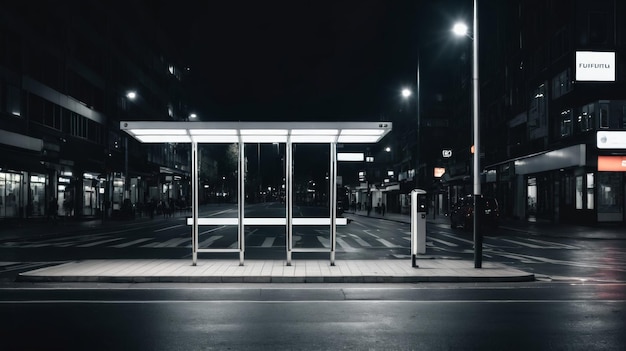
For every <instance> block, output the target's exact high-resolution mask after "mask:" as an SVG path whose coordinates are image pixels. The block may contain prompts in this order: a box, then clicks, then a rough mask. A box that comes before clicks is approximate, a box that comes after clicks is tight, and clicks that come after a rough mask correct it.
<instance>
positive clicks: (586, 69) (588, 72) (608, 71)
mask: <svg viewBox="0 0 626 351" xmlns="http://www.w3.org/2000/svg"><path fill="white" fill-rule="evenodd" d="M576 80H577V81H579V82H584V81H590V82H614V81H615V53H614V52H597V51H576Z"/></svg>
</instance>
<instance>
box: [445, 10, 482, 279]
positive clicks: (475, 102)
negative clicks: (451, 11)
mask: <svg viewBox="0 0 626 351" xmlns="http://www.w3.org/2000/svg"><path fill="white" fill-rule="evenodd" d="M477 2H478V0H474V18H473V29H472V36H469V35H468V34H467V26H466V25H464V24H460V23H457V24H456V25H455V26H454V28H453V29H452V30H453V32H454V33H455V34H456V35H462V36H464V35H467V36H469V37H470V38H471V39H472V117H473V124H474V156H473V179H474V180H473V182H474V184H473V185H474V196H473V198H474V228H473V230H474V268H481V267H482V251H483V243H482V235H481V233H480V223H479V220H480V216H479V215H478V210H479V206H478V198H480V197H481V189H480V116H479V84H478V6H477Z"/></svg>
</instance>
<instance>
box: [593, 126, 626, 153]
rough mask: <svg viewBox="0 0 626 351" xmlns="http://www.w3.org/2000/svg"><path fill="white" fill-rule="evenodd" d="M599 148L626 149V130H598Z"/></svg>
mask: <svg viewBox="0 0 626 351" xmlns="http://www.w3.org/2000/svg"><path fill="white" fill-rule="evenodd" d="M596 140H597V142H596V146H597V147H598V149H626V131H621V130H601V131H598V132H596Z"/></svg>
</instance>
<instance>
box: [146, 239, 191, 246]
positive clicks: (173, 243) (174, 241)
mask: <svg viewBox="0 0 626 351" xmlns="http://www.w3.org/2000/svg"><path fill="white" fill-rule="evenodd" d="M184 242H189V243H191V238H174V239H170V240H168V241H166V242H163V243H160V244H159V245H157V246H155V247H177V246H178V245H180V244H182V243H184Z"/></svg>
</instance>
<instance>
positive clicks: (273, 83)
mask: <svg viewBox="0 0 626 351" xmlns="http://www.w3.org/2000/svg"><path fill="white" fill-rule="evenodd" d="M149 4H150V5H148V6H150V8H151V13H153V14H154V16H156V17H157V18H158V20H159V22H160V23H163V25H164V26H163V29H164V30H165V31H166V32H167V33H169V35H171V37H172V38H173V39H174V42H175V45H176V54H177V55H178V56H179V59H180V60H181V62H183V63H184V64H186V65H188V66H189V67H190V73H191V74H190V77H189V78H188V83H190V85H191V86H192V87H193V92H194V102H192V105H194V104H195V105H197V107H198V109H199V110H200V115H201V119H202V120H307V121H356V120H360V121H378V120H381V119H388V116H389V114H390V113H392V111H393V110H394V109H396V108H397V106H396V105H398V104H400V103H401V101H400V99H399V91H400V89H401V88H402V86H405V85H409V86H412V87H414V86H415V73H416V61H417V50H418V44H419V46H420V50H421V54H420V57H421V59H420V66H421V71H422V94H423V96H428V95H434V94H435V93H437V92H438V90H439V89H442V85H445V82H446V79H445V77H442V74H443V75H445V72H446V65H445V62H447V61H449V60H451V59H454V57H455V56H454V55H453V54H442V52H446V50H447V51H450V50H451V49H449V48H446V47H447V46H453V47H454V46H455V44H454V43H453V41H454V38H451V35H450V32H449V30H450V28H451V26H452V23H453V22H454V21H455V20H456V19H458V18H470V17H471V5H472V2H471V0H431V1H417V0H416V1H404V0H362V1H225V2H217V1H204V2H200V1H182V3H181V2H177V3H176V6H170V5H168V4H167V3H166V2H153V1H149ZM181 4H182V6H181ZM174 18H177V19H174ZM457 44H458V43H457ZM457 46H458V45H457ZM456 58H457V59H458V55H457V56H456ZM435 63H436V64H435ZM423 99H427V97H426V98H423ZM423 101H425V100H423ZM207 115H208V116H207Z"/></svg>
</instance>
